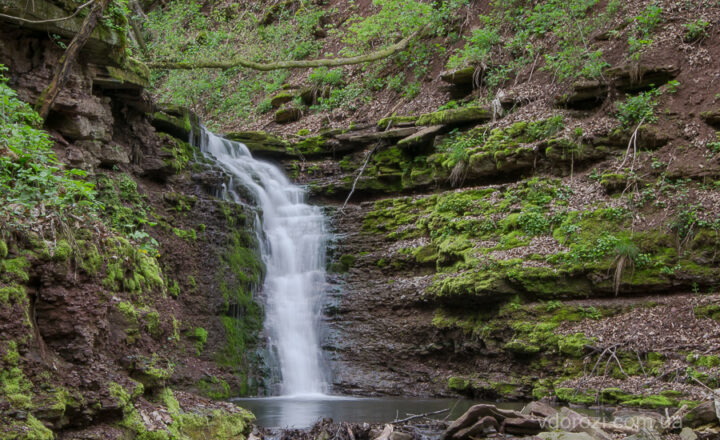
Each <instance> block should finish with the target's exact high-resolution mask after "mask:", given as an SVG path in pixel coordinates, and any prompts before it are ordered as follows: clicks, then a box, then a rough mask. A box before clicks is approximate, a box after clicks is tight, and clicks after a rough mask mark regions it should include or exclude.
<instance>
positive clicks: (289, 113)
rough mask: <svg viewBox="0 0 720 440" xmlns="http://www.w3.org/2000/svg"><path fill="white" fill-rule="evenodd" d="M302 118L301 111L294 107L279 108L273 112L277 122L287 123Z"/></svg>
mask: <svg viewBox="0 0 720 440" xmlns="http://www.w3.org/2000/svg"><path fill="white" fill-rule="evenodd" d="M300 118H302V111H300V109H297V108H294V107H288V108H281V109H280V110H278V111H276V112H275V122H277V123H278V124H288V123H290V122H295V121H298V120H300Z"/></svg>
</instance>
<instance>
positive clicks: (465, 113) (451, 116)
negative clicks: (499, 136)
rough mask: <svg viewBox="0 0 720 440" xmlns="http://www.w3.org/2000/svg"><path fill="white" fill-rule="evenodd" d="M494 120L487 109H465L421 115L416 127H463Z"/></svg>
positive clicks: (490, 111)
mask: <svg viewBox="0 0 720 440" xmlns="http://www.w3.org/2000/svg"><path fill="white" fill-rule="evenodd" d="M490 120H492V110H490V109H488V108H485V107H463V108H453V109H448V110H441V111H437V112H433V113H425V114H423V115H421V116H420V117H419V118H418V120H417V121H416V122H415V124H416V125H442V124H444V125H463V124H470V123H480V122H487V121H490Z"/></svg>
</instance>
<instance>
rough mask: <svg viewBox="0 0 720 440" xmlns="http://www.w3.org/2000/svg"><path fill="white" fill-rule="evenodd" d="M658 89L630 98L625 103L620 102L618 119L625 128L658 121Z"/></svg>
mask: <svg viewBox="0 0 720 440" xmlns="http://www.w3.org/2000/svg"><path fill="white" fill-rule="evenodd" d="M659 94H660V91H659V90H658V89H654V90H650V91H647V92H642V93H639V94H638V95H636V96H628V98H627V99H626V100H625V102H619V103H617V104H616V107H617V118H618V119H619V120H620V122H621V123H622V125H623V127H625V128H630V127H634V126H636V125H638V124H640V123H648V124H650V123H653V122H655V121H657V116H655V107H657V104H658V103H657V100H656V98H657V96H658V95H659Z"/></svg>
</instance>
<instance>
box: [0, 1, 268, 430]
mask: <svg viewBox="0 0 720 440" xmlns="http://www.w3.org/2000/svg"><path fill="white" fill-rule="evenodd" d="M36 5H37V8H38V10H40V11H44V10H45V9H48V10H55V9H57V8H58V6H56V5H54V4H45V3H43V4H38V2H36ZM53 8H55V9H53ZM60 12H62V14H68V12H67V11H63V10H61V11H60ZM60 12H58V13H60ZM38 14H39V16H38V17H33V18H36V19H37V18H43V17H45V18H48V17H52V16H53V15H52V14H50V15H48V14H49V13H48V14H45V15H43V14H44V13H38ZM51 31H52V32H53V33H54V32H57V33H58V34H59V35H58V40H57V41H53V40H51V39H48V38H47V33H45V32H42V31H38V30H33V29H28V28H27V27H24V26H23V27H21V26H14V25H13V24H12V23H11V22H8V23H5V22H4V23H3V25H2V31H0V42H1V44H0V64H3V65H5V66H6V67H7V68H8V71H7V72H6V73H5V76H7V78H8V81H7V85H6V84H5V83H4V82H3V84H1V86H2V87H3V96H4V97H5V98H6V101H5V105H6V106H7V105H8V103H10V104H11V106H10V107H5V109H6V110H5V112H7V109H8V108H10V112H11V113H10V114H5V115H4V117H5V118H6V119H4V123H7V121H8V119H7V118H9V119H10V120H11V121H12V120H13V118H14V117H15V116H18V115H19V114H20V111H23V112H26V113H27V114H28V115H31V113H32V112H31V111H30V110H29V109H28V108H27V107H22V106H23V105H24V104H22V103H20V101H18V100H17V99H16V98H14V97H13V93H14V92H12V90H11V89H10V88H12V89H14V90H15V91H16V92H17V94H18V98H19V99H20V100H22V101H25V102H28V103H33V102H34V101H35V100H36V99H37V97H38V96H39V94H40V93H41V92H42V90H43V89H44V88H45V87H46V85H47V84H48V82H49V80H50V77H51V75H52V73H53V69H54V68H55V66H56V65H57V63H58V59H59V57H60V56H61V55H62V53H63V48H62V45H63V44H64V43H66V42H67V40H65V39H64V38H62V37H60V35H65V34H64V33H62V32H61V31H62V29H52V30H51ZM113 32H114V31H113V29H112V28H108V27H106V25H105V24H104V25H103V26H101V27H100V28H99V29H98V30H97V31H96V33H95V34H94V37H93V39H91V41H90V43H89V45H88V47H87V48H86V50H85V51H83V52H82V53H81V56H80V59H79V60H78V62H77V63H76V64H75V65H73V66H72V71H71V74H70V79H69V81H68V84H67V86H66V87H65V88H64V89H63V90H62V93H61V94H60V96H59V98H58V100H57V103H56V105H55V107H54V109H53V111H52V112H51V114H50V115H49V116H48V118H47V121H46V124H45V127H46V128H47V131H48V132H49V138H48V139H49V145H51V146H52V151H48V153H47V154H46V155H44V156H42V157H43V158H44V159H43V160H47V161H49V162H37V163H38V164H39V165H41V166H46V167H50V166H56V167H57V171H56V174H57V175H66V176H70V177H72V176H81V177H77V179H79V180H77V181H72V182H84V184H87V185H86V186H83V188H85V191H86V192H85V193H83V194H85V196H83V197H80V196H78V198H77V199H76V201H75V202H77V203H79V204H80V205H74V204H72V203H70V202H65V200H66V199H67V198H64V197H65V196H66V195H67V194H68V193H69V192H70V191H71V190H72V188H71V187H61V188H48V187H47V186H48V185H49V186H52V185H53V184H52V183H51V182H53V180H48V179H50V177H52V176H50V175H48V174H42V173H40V172H38V173H37V174H33V173H34V171H32V170H41V168H32V167H36V166H38V165H35V162H33V161H34V160H35V159H34V158H35V157H41V156H37V155H36V154H40V153H37V151H36V152H35V153H33V150H32V148H36V149H37V150H39V149H40V147H39V146H38V145H44V142H45V141H44V139H45V138H46V137H45V136H46V135H45V134H44V132H43V131H42V130H39V129H37V128H34V127H33V126H32V123H31V122H28V123H27V124H26V125H22V124H17V125H12V126H11V125H4V126H3V127H4V129H5V128H7V129H8V131H6V132H5V131H4V132H3V136H9V138H6V139H9V141H8V142H10V143H9V144H6V143H3V145H2V148H0V150H2V154H3V157H4V159H7V161H4V162H3V167H4V170H3V172H4V173H5V174H4V175H3V179H4V180H3V184H4V185H8V186H7V187H4V188H3V190H2V195H3V197H4V198H5V200H9V203H7V204H5V205H4V206H3V208H2V226H1V227H0V231H1V237H0V251H2V252H0V323H1V324H0V329H1V330H0V378H2V379H1V380H0V383H1V385H0V426H1V427H0V437H2V438H8V439H9V438H53V433H54V435H55V438H73V439H76V438H103V439H111V438H158V439H160V438H170V437H171V436H172V438H210V437H212V438H243V437H244V435H245V434H247V432H248V430H249V429H250V426H251V425H250V422H251V420H252V415H251V414H250V413H248V412H246V411H244V410H242V409H240V408H237V407H235V406H234V405H230V404H226V403H222V402H216V401H213V400H211V399H225V398H227V397H229V396H231V395H232V396H236V395H243V394H245V395H247V394H255V393H257V392H262V389H263V386H264V385H263V376H264V373H263V371H262V370H261V369H262V368H263V367H262V360H261V359H260V355H259V353H260V348H261V347H259V345H261V344H260V336H259V333H260V331H261V328H262V306H261V305H260V303H259V300H258V299H257V298H255V296H256V294H257V290H258V289H257V288H258V286H259V285H260V284H261V283H262V278H263V271H264V268H263V264H262V262H261V261H260V258H259V255H258V251H257V249H258V243H257V240H256V238H255V231H254V218H255V210H254V208H253V207H252V206H253V205H252V201H251V200H247V201H246V204H245V205H242V204H236V203H232V202H226V201H223V200H222V199H219V198H218V197H216V195H217V194H219V193H220V189H221V188H222V187H223V185H225V184H228V177H227V176H226V175H225V174H224V172H223V171H222V170H221V169H220V168H218V167H217V166H215V165H214V164H213V162H212V161H209V160H206V159H204V157H203V156H202V154H201V153H200V152H199V151H198V149H197V148H195V147H192V146H190V145H189V144H188V143H187V140H188V139H189V135H190V131H191V130H192V128H193V125H195V133H197V125H196V124H197V121H196V120H194V119H193V118H194V117H192V116H191V115H190V114H188V113H187V111H182V110H179V109H158V108H156V107H155V105H154V104H153V103H151V102H150V100H149V99H148V97H147V95H146V92H145V91H144V87H145V86H146V85H147V84H148V72H147V69H145V68H144V67H143V66H142V64H140V63H138V62H135V61H133V60H131V59H129V58H126V57H124V56H122V55H124V51H125V46H124V44H125V43H124V41H123V40H122V39H118V38H117V35H116V34H114V33H113ZM118 54H120V55H121V56H118ZM13 105H14V106H15V107H12V106H13ZM13 112H15V113H14V114H13ZM28 117H29V116H28ZM153 124H154V125H155V126H157V127H158V128H159V129H156V128H155V127H153ZM8 127H10V128H8ZM14 130H19V131H14ZM168 133H170V134H168ZM31 136H36V138H32V137H31ZM25 139H28V140H29V143H28V144H27V147H26V146H25V145H26V144H24V143H23V142H24V140H25ZM33 142H36V143H35V144H34V146H33ZM41 153H43V154H45V153H44V152H42V151H41ZM51 153H52V154H54V156H55V157H56V158H57V161H56V162H55V161H53V160H52V159H51V156H50V154H51ZM34 154H35V156H33V155H34ZM5 167H7V168H5ZM70 170H74V171H70ZM28 176H31V177H28ZM70 177H69V178H70ZM33 179H35V180H33ZM43 179H45V180H43ZM65 182H66V183H67V182H69V181H65ZM33 194H35V195H37V197H38V198H39V200H38V201H37V202H36V201H34V200H35V195H33ZM48 194H55V196H53V197H57V200H63V202H62V203H61V204H59V205H56V204H55V201H56V199H55V198H50V197H49V196H48ZM75 202H73V203H75ZM78 206H87V208H82V207H78Z"/></svg>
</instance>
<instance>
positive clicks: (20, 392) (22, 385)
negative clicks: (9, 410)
mask: <svg viewBox="0 0 720 440" xmlns="http://www.w3.org/2000/svg"><path fill="white" fill-rule="evenodd" d="M15 350H17V348H16V347H15V346H9V347H8V348H7V349H6V353H5V356H4V357H8V358H10V359H11V360H15V359H16V358H17V356H16V355H15V353H13V351H15ZM0 395H2V396H3V397H4V398H5V400H6V401H7V402H9V403H10V405H11V406H12V407H13V408H16V409H21V410H28V409H30V408H32V398H33V393H32V383H31V382H30V381H29V380H28V379H27V378H26V377H25V374H24V373H23V371H22V370H21V369H20V368H19V367H18V366H10V367H9V368H6V369H3V370H0Z"/></svg>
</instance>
